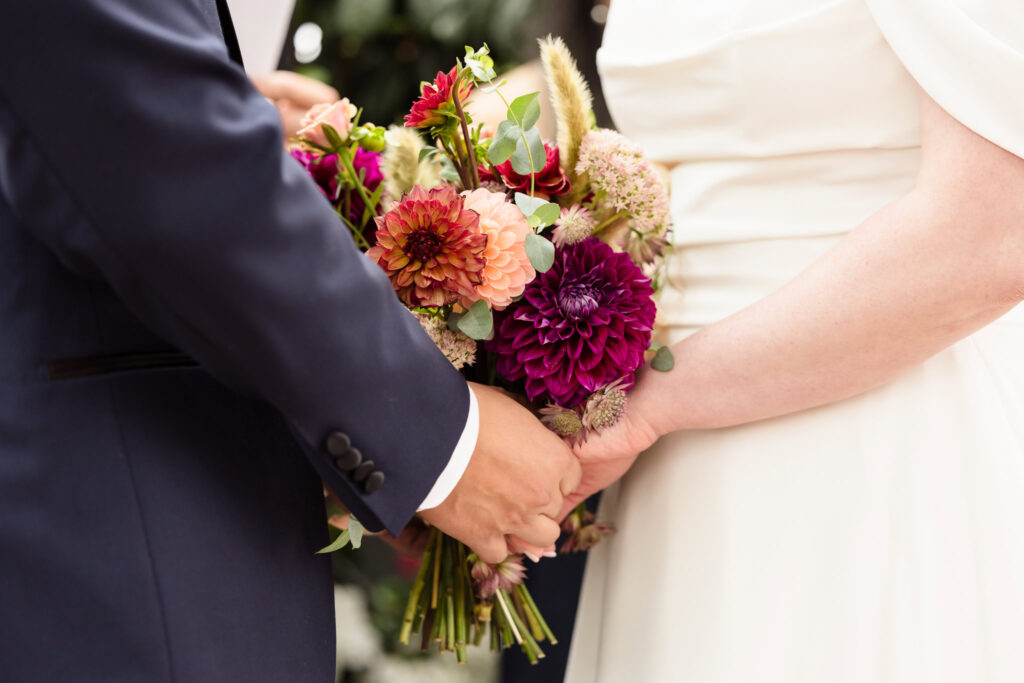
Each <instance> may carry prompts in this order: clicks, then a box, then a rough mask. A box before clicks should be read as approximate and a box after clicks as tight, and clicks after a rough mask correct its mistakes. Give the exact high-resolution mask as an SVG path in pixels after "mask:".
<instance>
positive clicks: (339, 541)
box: [316, 520, 362, 555]
mask: <svg viewBox="0 0 1024 683" xmlns="http://www.w3.org/2000/svg"><path fill="white" fill-rule="evenodd" d="M349 521H350V522H351V520H349ZM361 534H362V532H361V531H360V538H362V535H361ZM349 540H350V539H349V533H348V529H345V530H344V531H342V532H341V533H340V534H338V537H337V538H336V539H334V542H333V543H331V544H329V545H325V546H324V547H323V548H320V550H317V551H316V554H317V555H325V554H327V553H333V552H334V551H335V550H341V549H342V548H344V547H345V546H346V545H348V542H349Z"/></svg>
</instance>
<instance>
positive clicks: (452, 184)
mask: <svg viewBox="0 0 1024 683" xmlns="http://www.w3.org/2000/svg"><path fill="white" fill-rule="evenodd" d="M541 48H542V60H543V63H544V68H545V72H546V75H547V78H548V82H549V86H550V89H551V92H552V101H553V104H554V111H555V114H556V117H557V138H558V139H557V144H553V143H551V142H548V141H545V140H542V139H541V136H540V134H539V132H538V131H537V128H536V123H537V120H538V118H539V116H540V112H541V107H540V102H539V93H532V94H527V95H522V96H519V97H516V98H514V99H512V100H511V102H509V101H508V100H507V99H505V96H504V95H503V94H502V93H501V87H502V86H503V85H504V83H495V82H494V81H495V78H496V75H495V72H494V69H493V61H492V60H491V58H490V56H489V53H488V49H487V46H486V45H485V46H484V47H483V48H481V49H478V50H474V49H472V48H469V47H467V48H466V54H465V56H464V58H463V59H462V60H458V61H457V62H456V64H455V66H454V67H452V68H451V69H450V70H449V71H447V72H444V71H442V72H438V74H437V77H436V78H435V79H434V81H433V82H432V83H423V84H422V86H421V94H420V97H419V99H417V100H416V101H415V102H414V103H413V105H412V109H411V110H410V111H409V113H408V114H407V115H406V116H405V126H404V127H392V128H391V129H389V130H385V129H384V128H382V127H380V126H377V125H374V124H372V123H362V124H360V123H359V118H360V116H359V111H358V110H357V109H356V107H355V106H354V105H352V104H351V103H350V102H349V101H348V100H347V99H342V100H340V101H339V102H336V103H334V104H323V105H317V106H316V107H314V108H313V109H311V110H310V111H309V113H308V114H307V117H306V120H305V122H304V124H305V127H304V128H302V130H300V131H299V137H298V139H297V140H296V141H295V146H294V148H293V150H292V152H291V153H292V155H293V156H294V157H295V158H296V159H297V160H299V161H300V162H301V163H302V164H303V165H304V166H305V167H306V169H307V170H308V172H309V173H310V175H312V177H313V178H314V179H315V180H316V182H317V183H318V185H319V186H320V188H321V189H322V190H323V192H324V194H325V195H326V196H327V198H328V199H329V200H330V202H331V203H332V205H333V206H334V207H335V209H336V210H337V212H338V215H339V216H340V218H341V220H342V221H343V222H344V224H345V225H346V226H347V228H348V229H349V230H350V231H351V233H352V236H353V238H354V239H355V241H356V243H357V244H358V245H359V246H360V248H361V249H363V250H364V251H365V252H366V256H367V257H368V258H370V259H372V260H373V261H374V262H375V263H377V264H378V265H379V266H380V267H381V268H382V269H383V270H384V272H385V273H387V275H388V277H389V278H390V280H391V283H392V285H393V286H394V289H395V294H396V295H397V296H398V298H399V299H400V300H401V301H402V302H403V303H404V304H405V305H406V306H407V307H408V309H409V310H410V312H411V314H412V315H414V316H416V318H417V319H418V320H419V322H420V324H421V325H422V326H423V328H424V329H425V330H426V332H427V333H428V334H429V335H430V337H431V338H432V339H433V340H434V341H435V343H436V344H437V346H438V347H439V348H440V350H441V351H442V352H443V353H444V354H445V356H446V357H447V358H448V359H449V360H450V361H451V363H452V365H454V366H455V367H456V368H457V369H459V370H461V371H462V372H463V373H464V374H465V375H466V376H467V377H468V378H469V379H471V380H473V381H477V382H482V383H485V384H491V385H500V386H502V387H504V388H506V389H508V390H510V391H512V392H515V393H518V394H520V395H523V396H525V400H527V401H528V402H529V403H530V404H532V405H533V406H534V407H535V409H536V410H537V412H538V413H539V415H540V416H541V419H542V420H543V422H544V423H545V424H546V425H547V426H548V427H549V428H550V429H552V430H553V431H555V432H556V433H558V434H559V435H561V436H562V437H564V438H565V439H567V440H569V441H571V442H574V443H578V442H582V441H584V440H585V439H586V438H587V436H588V435H589V434H592V433H596V432H600V431H601V430H604V429H607V428H609V427H611V426H612V425H614V424H615V422H616V421H617V420H618V419H619V418H620V417H621V415H622V414H623V411H624V409H625V405H626V397H627V392H628V390H629V389H630V387H631V386H632V385H633V379H634V375H635V373H636V371H637V370H638V369H639V368H640V366H641V365H643V363H644V362H645V359H646V357H647V356H646V354H647V353H648V352H653V353H654V357H653V360H652V364H653V365H654V367H656V368H657V369H661V370H667V369H669V368H671V365H672V357H671V355H670V354H669V352H668V349H667V348H664V347H662V348H652V343H651V332H652V328H653V325H654V317H655V303H654V294H655V289H656V284H657V281H658V277H659V272H660V267H661V265H662V262H663V258H664V255H665V252H666V250H667V246H668V241H669V230H670V225H669V218H668V193H667V191H666V189H665V186H664V184H663V183H662V181H661V178H660V177H659V175H658V174H657V173H656V171H655V170H654V168H653V167H652V166H651V164H650V163H649V162H648V161H647V160H646V159H645V158H644V156H643V154H642V153H641V151H640V150H639V149H638V148H637V147H636V146H634V145H633V144H631V143H630V142H629V141H628V140H626V139H625V138H624V137H622V136H621V135H619V134H618V133H616V132H614V131H611V130H603V129H596V128H594V127H593V126H592V124H591V121H592V114H591V99H590V92H589V88H588V87H587V85H586V83H585V81H584V80H583V78H582V76H581V75H580V74H579V72H578V70H577V69H576V66H575V62H574V60H573V59H572V57H571V55H570V54H569V53H568V51H567V50H566V48H565V46H564V44H563V43H562V41H561V40H558V39H550V38H549V39H546V40H544V41H541ZM477 91H478V92H477ZM474 96H476V97H479V96H496V97H501V98H502V100H503V102H504V103H505V105H506V107H507V116H506V119H505V120H504V121H502V122H501V123H500V124H499V125H498V126H497V127H496V128H494V129H488V127H487V126H485V125H482V124H474V122H473V119H472V118H471V116H470V114H469V113H468V111H467V103H468V102H469V101H471V98H472V97H474ZM564 527H565V529H566V530H567V531H569V532H570V537H569V540H568V541H567V542H566V543H565V544H564V545H563V551H567V550H583V549H587V548H588V547H590V546H592V545H593V544H594V543H595V542H596V541H597V540H598V539H599V538H600V536H602V535H603V534H605V533H608V532H609V531H610V530H611V529H610V527H609V526H608V525H605V524H595V523H594V522H593V519H592V517H591V516H589V515H588V514H587V513H586V512H585V509H584V508H583V507H582V505H581V506H580V507H578V508H577V509H576V510H575V511H574V512H573V513H572V514H571V515H570V516H569V518H568V519H567V520H566V522H565V524H564ZM360 536H361V527H359V525H358V523H357V522H356V521H355V520H350V521H349V523H348V528H347V529H346V530H345V531H343V532H342V533H341V535H340V536H339V537H338V539H337V540H336V541H335V543H333V544H332V545H331V546H328V548H325V549H324V550H325V551H330V550H334V549H336V548H339V547H342V546H344V545H345V544H347V543H348V542H350V541H351V542H353V544H355V545H358V542H359V538H360ZM524 574H525V570H524V568H523V565H522V559H521V557H519V556H512V557H509V558H508V559H506V560H505V561H504V562H501V563H499V564H497V565H490V564H487V563H484V562H481V561H480V560H479V559H478V558H477V557H476V556H475V555H473V554H472V553H471V552H470V551H469V549H468V548H466V547H465V546H464V545H463V544H461V543H459V542H458V541H455V540H454V539H452V538H449V537H447V536H446V535H445V534H443V533H441V532H439V531H438V530H436V529H434V530H432V533H431V537H430V541H429V543H428V545H427V549H426V551H425V554H424V557H423V559H422V562H421V565H420V570H419V574H418V576H417V577H416V581H415V583H414V586H413V589H412V592H411V595H410V596H409V601H408V606H407V609H406V613H405V620H404V623H403V628H402V632H401V636H400V638H401V640H402V641H403V642H408V640H409V638H410V636H411V635H412V633H414V632H422V635H423V645H424V649H426V647H427V646H428V645H429V643H430V641H431V640H433V641H436V642H438V643H439V646H440V649H441V650H442V651H454V652H455V653H456V656H457V657H458V659H459V660H460V661H462V660H463V659H464V658H465V647H466V645H467V643H470V642H476V643H479V642H481V641H482V640H483V639H485V638H487V639H489V641H490V643H491V645H492V647H493V648H494V649H499V648H502V647H508V646H509V645H511V644H512V643H516V644H519V645H520V646H521V647H522V648H523V650H524V652H525V653H526V655H527V657H529V659H530V661H531V662H536V661H537V659H538V658H539V657H543V656H544V655H543V652H542V651H541V649H540V646H539V645H538V641H543V640H545V639H547V640H550V641H551V642H552V643H554V642H556V641H555V637H554V635H553V634H552V633H551V631H550V629H549V628H548V626H547V624H546V623H545V622H544V619H543V617H542V616H541V614H540V611H539V610H538V608H537V606H536V604H535V603H534V601H533V599H532V598H531V597H530V594H529V592H528V591H527V590H526V587H525V586H524V585H523V583H522V580H523V577H524Z"/></svg>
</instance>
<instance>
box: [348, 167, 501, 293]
mask: <svg viewBox="0 0 1024 683" xmlns="http://www.w3.org/2000/svg"><path fill="white" fill-rule="evenodd" d="M373 220H374V221H376V223H377V233H376V236H377V244H376V246H373V247H371V248H370V250H369V251H367V252H366V255H367V256H369V257H370V258H371V259H373V260H374V261H375V262H376V263H377V264H378V265H380V267H381V268H383V269H384V272H385V273H387V274H388V277H389V278H391V285H392V286H393V287H394V288H395V291H396V292H398V298H400V299H401V300H402V301H404V302H405V303H407V304H409V305H410V306H444V305H446V304H450V303H454V302H455V301H457V300H458V299H459V298H460V297H464V296H472V294H473V292H474V290H475V289H476V286H477V285H479V284H480V282H481V273H480V271H482V270H483V269H484V266H485V261H484V249H485V248H486V245H487V237H486V235H482V234H480V231H479V222H480V219H479V216H478V214H477V213H476V212H475V211H470V210H468V209H466V208H465V207H464V206H463V199H462V197H460V196H459V193H458V192H456V191H455V189H454V188H451V187H438V188H434V189H433V190H424V189H423V188H422V187H420V186H418V185H417V186H416V187H414V188H413V189H412V191H411V192H409V194H407V195H405V197H403V198H402V199H401V200H400V201H397V202H394V203H393V204H392V205H391V208H390V209H389V210H388V212H387V213H385V214H384V215H383V216H381V217H379V218H374V219H373Z"/></svg>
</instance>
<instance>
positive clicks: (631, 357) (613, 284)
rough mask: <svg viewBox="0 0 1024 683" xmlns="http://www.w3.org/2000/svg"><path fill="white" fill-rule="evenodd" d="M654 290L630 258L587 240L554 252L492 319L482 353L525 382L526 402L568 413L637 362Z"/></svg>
mask: <svg viewBox="0 0 1024 683" xmlns="http://www.w3.org/2000/svg"><path fill="white" fill-rule="evenodd" d="M653 295H654V289H653V288H652V287H651V281H650V278H648V277H646V276H645V275H644V274H643V272H642V271H641V270H640V269H639V268H638V267H637V266H636V265H634V264H633V262H632V261H631V260H630V258H629V256H627V255H626V254H623V253H616V252H614V251H612V249H611V247H609V246H608V245H607V244H605V243H604V242H602V241H600V240H598V239H596V238H594V237H588V238H587V239H585V240H583V241H582V242H579V243H577V244H573V245H570V246H567V247H565V248H562V249H559V250H558V251H557V252H556V254H555V263H554V265H553V266H552V267H551V269H550V270H548V271H547V272H546V273H543V274H541V275H538V276H537V278H536V279H535V280H534V281H533V282H531V283H530V284H529V285H527V287H526V291H525V293H524V296H523V299H522V300H520V301H519V302H518V303H516V304H514V305H512V306H510V307H509V308H508V309H506V310H505V311H504V312H502V313H501V314H499V317H498V319H497V320H496V325H495V336H494V339H493V340H491V342H489V345H488V348H490V349H491V350H492V351H494V352H495V353H496V354H497V358H498V373H499V374H501V376H502V377H504V378H505V379H507V380H509V381H517V380H520V379H522V380H525V384H526V395H527V396H528V397H529V399H530V400H531V401H536V400H538V399H540V400H544V401H550V402H552V403H555V404H557V405H559V406H565V407H567V408H573V407H576V406H578V405H580V404H581V403H582V402H583V401H585V400H586V399H587V397H588V396H590V395H591V394H593V393H594V392H595V391H596V390H598V389H599V388H601V387H603V386H605V385H606V384H609V383H611V382H614V381H615V380H618V379H620V378H621V379H622V380H623V381H622V383H621V384H620V385H618V386H620V387H621V388H623V389H626V388H629V387H630V386H632V384H633V373H634V372H636V370H637V369H638V368H639V367H640V366H641V365H642V364H643V362H644V351H646V350H647V348H648V347H649V346H650V344H651V330H652V328H653V326H654V314H655V306H654V300H653Z"/></svg>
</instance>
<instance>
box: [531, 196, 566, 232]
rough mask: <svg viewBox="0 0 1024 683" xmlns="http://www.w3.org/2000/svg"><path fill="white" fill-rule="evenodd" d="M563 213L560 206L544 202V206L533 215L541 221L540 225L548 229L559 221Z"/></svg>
mask: <svg viewBox="0 0 1024 683" xmlns="http://www.w3.org/2000/svg"><path fill="white" fill-rule="evenodd" d="M561 213H562V210H561V209H560V208H559V206H558V204H554V203H552V202H544V205H543V206H541V207H540V208H538V209H537V210H536V211H534V212H533V215H534V216H535V217H536V218H538V219H540V223H539V225H541V226H542V227H545V228H546V227H547V226H549V225H551V224H552V223H554V222H555V221H557V220H558V217H559V216H560V215H561Z"/></svg>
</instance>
